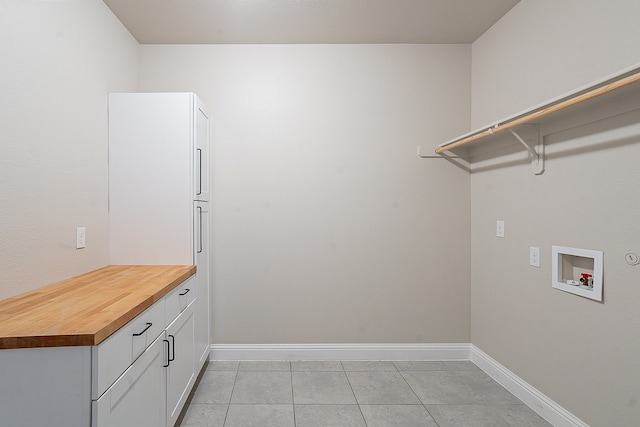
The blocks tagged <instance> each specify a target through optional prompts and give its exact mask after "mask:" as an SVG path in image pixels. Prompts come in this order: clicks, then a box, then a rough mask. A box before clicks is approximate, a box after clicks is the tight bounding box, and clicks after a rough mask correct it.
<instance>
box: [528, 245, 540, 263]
mask: <svg viewBox="0 0 640 427" xmlns="http://www.w3.org/2000/svg"><path fill="white" fill-rule="evenodd" d="M529 265H531V266H533V267H540V248H537V247H535V246H530V247H529Z"/></svg>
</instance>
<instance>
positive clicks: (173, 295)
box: [164, 273, 198, 325]
mask: <svg viewBox="0 0 640 427" xmlns="http://www.w3.org/2000/svg"><path fill="white" fill-rule="evenodd" d="M196 274H198V273H196ZM195 299H196V276H195V275H194V276H191V277H189V278H188V279H187V280H185V281H184V282H182V283H181V284H180V286H178V287H177V288H175V289H174V290H173V291H171V292H170V293H168V294H167V295H166V296H165V297H164V300H165V318H164V321H165V325H168V324H169V323H171V322H173V320H174V319H175V318H176V317H178V314H180V313H181V312H182V311H183V310H184V309H185V308H187V306H188V305H189V304H191V302H192V301H193V300H195Z"/></svg>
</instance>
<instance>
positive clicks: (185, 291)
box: [178, 288, 191, 297]
mask: <svg viewBox="0 0 640 427" xmlns="http://www.w3.org/2000/svg"><path fill="white" fill-rule="evenodd" d="M190 290H191V289H189V288H187V289H185V290H184V292H182V293H181V294H178V295H180V296H181V297H183V296H185V295H186V294H188V293H189V291H190Z"/></svg>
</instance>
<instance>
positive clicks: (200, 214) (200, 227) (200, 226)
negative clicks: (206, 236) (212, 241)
mask: <svg viewBox="0 0 640 427" xmlns="http://www.w3.org/2000/svg"><path fill="white" fill-rule="evenodd" d="M198 221H199V222H200V225H199V226H198V233H199V235H200V236H199V237H200V238H199V240H198V253H199V254H200V253H202V207H201V206H198Z"/></svg>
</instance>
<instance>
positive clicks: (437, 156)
mask: <svg viewBox="0 0 640 427" xmlns="http://www.w3.org/2000/svg"><path fill="white" fill-rule="evenodd" d="M420 150H422V146H420V147H418V157H420V158H422V159H444V158H449V159H465V158H466V157H462V156H448V155H447V156H444V155H442V154H440V155H436V156H430V155H427V154H422V153H420Z"/></svg>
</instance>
